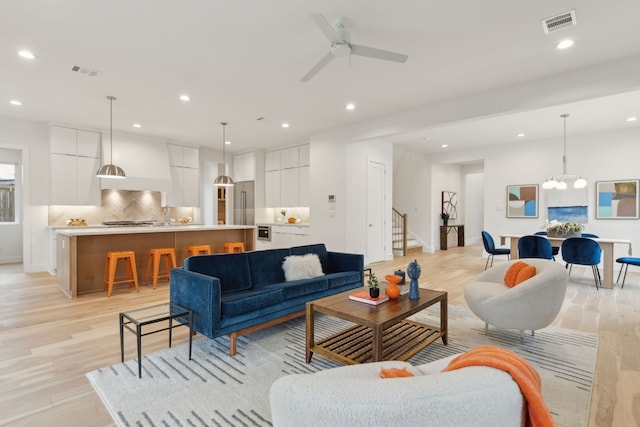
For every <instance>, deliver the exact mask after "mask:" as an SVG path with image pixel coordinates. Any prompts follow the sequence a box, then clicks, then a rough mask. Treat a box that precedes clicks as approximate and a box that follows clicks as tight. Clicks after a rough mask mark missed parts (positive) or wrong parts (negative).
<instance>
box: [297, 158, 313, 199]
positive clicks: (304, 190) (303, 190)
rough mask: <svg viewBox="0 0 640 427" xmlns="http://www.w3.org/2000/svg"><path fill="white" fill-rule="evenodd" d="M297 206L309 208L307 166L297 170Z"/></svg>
mask: <svg viewBox="0 0 640 427" xmlns="http://www.w3.org/2000/svg"><path fill="white" fill-rule="evenodd" d="M298 181H299V188H298V206H309V191H310V188H309V166H301V167H300V168H299V169H298Z"/></svg>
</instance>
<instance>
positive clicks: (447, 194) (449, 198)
mask: <svg viewBox="0 0 640 427" xmlns="http://www.w3.org/2000/svg"><path fill="white" fill-rule="evenodd" d="M441 212H442V213H448V214H449V219H456V218H458V197H457V195H456V193H455V191H443V192H442V211H441Z"/></svg>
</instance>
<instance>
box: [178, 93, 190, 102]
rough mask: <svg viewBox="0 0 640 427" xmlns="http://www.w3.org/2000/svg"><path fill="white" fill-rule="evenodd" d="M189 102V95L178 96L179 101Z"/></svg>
mask: <svg viewBox="0 0 640 427" xmlns="http://www.w3.org/2000/svg"><path fill="white" fill-rule="evenodd" d="M190 100H191V98H189V95H180V101H184V102H187V101H190Z"/></svg>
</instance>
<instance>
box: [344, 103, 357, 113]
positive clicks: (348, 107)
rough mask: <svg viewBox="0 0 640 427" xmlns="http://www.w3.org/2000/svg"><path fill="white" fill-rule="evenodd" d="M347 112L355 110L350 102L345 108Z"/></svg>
mask: <svg viewBox="0 0 640 427" xmlns="http://www.w3.org/2000/svg"><path fill="white" fill-rule="evenodd" d="M345 108H346V109H347V110H349V111H351V110H355V109H356V106H355V104H353V103H352V102H350V103H348V104H347V106H346V107H345Z"/></svg>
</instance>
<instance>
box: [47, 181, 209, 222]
mask: <svg viewBox="0 0 640 427" xmlns="http://www.w3.org/2000/svg"><path fill="white" fill-rule="evenodd" d="M167 209H168V210H169V212H168V217H170V218H174V219H178V218H189V217H190V218H194V215H195V214H196V212H195V210H196V209H195V208H173V207H172V208H167ZM164 214H165V213H164V208H163V207H162V206H161V193H160V192H159V191H127V190H102V205H101V206H49V225H50V226H61V225H66V223H67V220H69V219H71V218H83V219H84V220H85V221H86V222H87V224H89V225H99V224H102V222H103V221H142V220H153V221H158V222H164V219H165V215H164Z"/></svg>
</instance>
